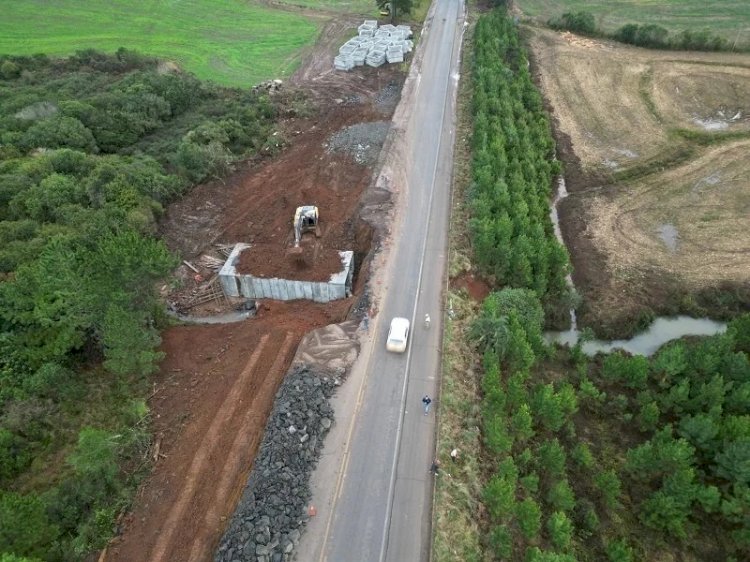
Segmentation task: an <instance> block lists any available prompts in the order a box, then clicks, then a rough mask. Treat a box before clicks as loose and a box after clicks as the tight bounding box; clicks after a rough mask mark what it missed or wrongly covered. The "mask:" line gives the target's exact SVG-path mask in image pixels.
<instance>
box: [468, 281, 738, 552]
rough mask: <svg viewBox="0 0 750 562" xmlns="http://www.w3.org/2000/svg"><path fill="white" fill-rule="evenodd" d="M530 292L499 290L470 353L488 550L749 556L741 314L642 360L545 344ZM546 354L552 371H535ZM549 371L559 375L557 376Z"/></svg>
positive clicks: (545, 361) (476, 332) (477, 329)
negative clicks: (479, 376) (477, 396)
mask: <svg viewBox="0 0 750 562" xmlns="http://www.w3.org/2000/svg"><path fill="white" fill-rule="evenodd" d="M542 321H543V312H542V309H541V307H540V305H539V301H538V299H537V298H536V295H535V294H534V293H533V292H532V291H529V290H524V289H503V290H502V291H500V292H496V293H492V294H491V295H490V296H489V297H488V298H487V299H486V300H485V302H484V304H483V306H482V310H481V313H480V315H479V317H478V319H477V320H476V322H475V324H474V327H473V330H472V333H471V335H472V338H473V339H474V341H475V342H476V343H477V344H478V346H479V350H480V352H481V353H483V356H484V361H483V363H484V378H483V382H482V390H483V407H482V410H483V415H482V418H483V428H482V429H483V439H484V444H485V447H486V455H487V460H488V466H490V467H494V469H493V473H492V476H491V477H490V478H489V480H488V482H487V483H486V485H485V489H484V496H483V500H484V504H485V507H486V509H487V515H488V518H489V524H490V527H489V529H488V532H487V537H486V548H487V550H488V552H489V553H490V554H491V555H492V556H494V558H496V559H498V560H552V561H566V560H590V561H599V560H609V561H610V562H628V561H630V562H632V561H635V560H651V559H654V558H655V557H657V556H658V553H659V551H660V550H661V549H664V548H666V549H667V551H669V552H672V553H674V552H678V551H680V552H684V553H685V555H686V556H687V557H689V558H694V559H697V560H709V559H710V560H746V559H748V557H749V556H750V489H749V488H748V486H750V437H749V435H750V433H749V432H750V361H749V360H748V357H749V356H748V352H749V351H750V315H745V316H741V317H739V318H737V319H735V320H734V321H732V322H731V323H730V326H729V330H728V331H727V333H726V334H721V335H717V336H713V337H710V338H704V339H701V340H695V341H690V342H686V341H679V342H674V343H672V344H669V345H668V346H665V347H664V348H662V349H661V350H660V351H659V353H658V354H657V355H656V356H655V357H653V358H652V359H647V358H644V357H640V356H635V357H631V356H627V355H625V354H623V353H619V352H617V353H613V354H611V355H609V356H606V357H604V358H603V360H602V359H596V360H591V359H590V358H588V357H586V356H585V355H584V354H583V353H582V352H581V348H580V347H579V346H577V347H576V348H574V349H573V350H572V351H571V352H567V351H558V352H557V356H555V355H554V353H553V352H552V350H550V349H548V348H546V347H545V345H544V342H543V339H542V332H541V330H542ZM550 365H554V370H552V371H550V370H548V369H549V368H550ZM560 371H564V372H565V376H564V377H561V376H560V374H559V373H560Z"/></svg>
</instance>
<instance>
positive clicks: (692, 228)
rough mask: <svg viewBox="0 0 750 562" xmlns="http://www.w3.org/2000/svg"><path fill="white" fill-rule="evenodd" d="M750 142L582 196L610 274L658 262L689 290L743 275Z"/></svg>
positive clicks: (749, 274) (748, 244)
mask: <svg viewBox="0 0 750 562" xmlns="http://www.w3.org/2000/svg"><path fill="white" fill-rule="evenodd" d="M749 149H750V141H748V140H743V141H738V142H734V143H731V144H727V145H723V146H719V147H715V148H713V149H711V150H710V151H708V152H706V153H705V154H703V155H702V156H701V157H700V158H697V159H696V160H693V161H690V162H688V163H687V164H685V165H682V166H679V167H676V168H673V169H670V170H667V171H665V172H663V173H660V174H654V175H651V176H649V177H648V178H644V179H643V180H641V181H639V182H634V183H630V184H626V185H622V186H619V187H613V188H611V189H608V190H607V191H606V192H603V193H601V194H597V192H593V193H592V194H590V195H582V197H584V198H587V199H589V201H588V202H587V203H586V204H585V205H584V206H585V208H587V209H588V210H587V211H586V215H587V216H586V219H584V220H585V222H586V223H587V224H588V233H589V235H590V236H591V237H592V238H593V240H594V244H595V245H596V246H597V247H598V248H599V249H601V250H602V251H603V252H604V253H605V255H606V256H607V263H608V269H609V273H610V275H612V276H613V277H614V278H618V276H619V275H618V271H619V270H622V269H623V268H624V269H638V268H641V267H646V268H648V267H657V268H659V269H662V270H664V271H667V272H669V273H670V274H673V275H677V276H679V277H680V278H682V279H683V280H684V281H687V282H689V283H690V284H691V285H693V286H696V287H702V286H704V285H707V284H708V285H710V284H715V283H717V282H719V281H737V282H743V281H747V280H748V279H750V261H749V260H748V257H749V256H750V231H748V229H747V226H748V216H750V190H748V184H750V161H748V159H747V158H746V156H747V153H748V150H749Z"/></svg>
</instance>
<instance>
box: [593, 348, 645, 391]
mask: <svg viewBox="0 0 750 562" xmlns="http://www.w3.org/2000/svg"><path fill="white" fill-rule="evenodd" d="M648 374H649V364H648V359H646V358H645V357H643V356H641V355H635V356H633V357H628V356H626V355H624V354H623V353H621V352H619V351H618V352H615V353H611V354H609V355H608V356H607V357H606V359H604V363H603V364H602V376H603V377H604V378H605V379H607V380H610V381H617V382H622V383H623V384H625V386H627V387H628V388H633V389H637V390H640V389H643V388H645V387H646V382H647V381H648Z"/></svg>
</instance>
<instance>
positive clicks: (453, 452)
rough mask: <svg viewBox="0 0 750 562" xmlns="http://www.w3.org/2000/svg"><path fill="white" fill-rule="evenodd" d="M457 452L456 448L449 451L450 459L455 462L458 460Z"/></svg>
mask: <svg viewBox="0 0 750 562" xmlns="http://www.w3.org/2000/svg"><path fill="white" fill-rule="evenodd" d="M458 452H459V451H458V449H453V450H452V451H451V460H452V461H453V462H456V461H457V460H458Z"/></svg>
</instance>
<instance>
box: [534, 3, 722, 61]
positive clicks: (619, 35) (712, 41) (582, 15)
mask: <svg viewBox="0 0 750 562" xmlns="http://www.w3.org/2000/svg"><path fill="white" fill-rule="evenodd" d="M548 23H549V26H550V27H551V28H553V29H565V30H568V31H572V32H574V33H580V34H582V35H590V36H594V37H609V38H611V39H615V40H617V41H620V42H621V43H628V44H630V45H637V46H639V47H647V48H649V49H676V50H683V51H728V50H730V47H732V48H733V46H731V45H730V44H729V41H727V40H726V39H724V38H723V37H721V36H719V35H716V34H714V33H711V31H710V30H708V29H702V30H699V31H698V30H691V29H685V30H683V31H680V32H679V33H677V34H670V33H669V30H668V29H666V28H664V27H662V26H660V25H657V24H654V23H646V24H637V23H628V24H625V25H623V26H622V27H620V28H618V29H617V30H616V31H615V32H614V33H611V34H608V33H605V32H604V31H602V30H601V29H599V28H598V27H597V25H596V20H595V19H594V14H592V13H591V12H587V11H585V10H581V11H578V12H565V13H564V14H563V15H562V16H560V17H558V18H552V19H550V20H549V22H548Z"/></svg>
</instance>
